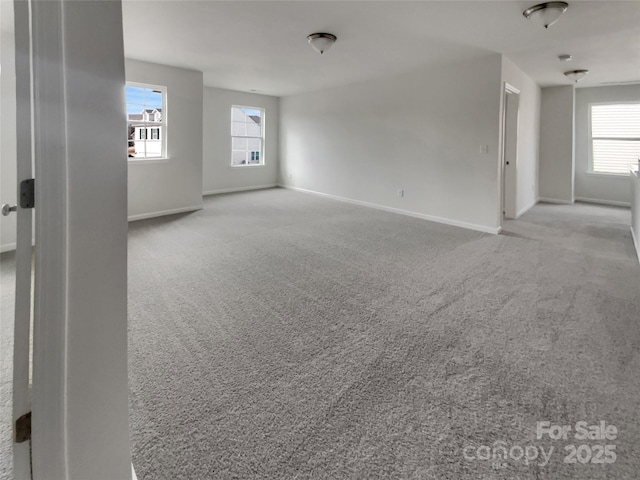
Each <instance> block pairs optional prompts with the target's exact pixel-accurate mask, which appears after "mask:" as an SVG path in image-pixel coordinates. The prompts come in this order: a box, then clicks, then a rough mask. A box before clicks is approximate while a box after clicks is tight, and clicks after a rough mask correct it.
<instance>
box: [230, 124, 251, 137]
mask: <svg viewBox="0 0 640 480" xmlns="http://www.w3.org/2000/svg"><path fill="white" fill-rule="evenodd" d="M231 135H234V136H242V137H244V136H246V135H247V124H246V123H245V122H231Z"/></svg>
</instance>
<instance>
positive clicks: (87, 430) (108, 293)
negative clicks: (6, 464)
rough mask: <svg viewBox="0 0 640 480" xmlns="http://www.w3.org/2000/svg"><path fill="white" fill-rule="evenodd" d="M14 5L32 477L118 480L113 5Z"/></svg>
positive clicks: (119, 282) (123, 404)
mask: <svg viewBox="0 0 640 480" xmlns="http://www.w3.org/2000/svg"><path fill="white" fill-rule="evenodd" d="M14 1H15V2H25V3H27V4H28V6H29V10H30V15H31V17H30V22H31V23H30V27H31V28H30V32H31V52H32V60H31V66H32V78H33V79H34V80H33V121H32V125H33V157H34V165H35V178H36V179H37V183H36V195H35V203H36V208H35V231H36V235H35V236H36V239H37V242H36V261H35V289H34V322H33V387H32V390H31V397H32V401H31V411H32V423H31V427H32V430H31V431H32V434H31V436H32V442H31V443H32V449H31V450H32V476H33V479H35V480H45V479H46V480H69V479H73V478H83V479H85V480H94V479H95V480H98V479H103V478H119V479H123V480H127V479H129V478H131V453H130V447H129V425H128V398H127V397H128V379H127V355H126V353H127V313H126V303H127V293H126V289H127V273H126V272H127V268H126V263H127V256H126V245H127V155H126V147H125V145H126V115H125V106H124V105H125V102H124V85H125V76H124V46H123V34H122V7H121V2H120V0H111V1H108V2H90V1H89V2H77V1H71V0H47V1H32V0H14ZM21 5H24V4H21ZM18 38H19V36H16V42H18ZM20 41H21V42H23V40H20ZM23 46H24V44H23V43H21V45H20V46H18V45H16V48H22V47H23ZM88 99H90V101H87V100H88ZM92 131H99V132H101V134H100V135H98V136H96V135H92V134H91V132H92ZM14 445H16V444H14ZM17 480H23V479H17Z"/></svg>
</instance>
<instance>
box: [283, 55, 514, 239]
mask: <svg viewBox="0 0 640 480" xmlns="http://www.w3.org/2000/svg"><path fill="white" fill-rule="evenodd" d="M501 69H502V66H501V56H500V55H498V54H486V55H482V56H479V57H477V58H475V59H472V60H468V61H465V62H456V63H450V64H442V65H438V66H437V67H433V68H429V69H422V70H419V71H416V72H413V73H407V74H401V75H394V76H391V77H387V78H383V79H376V80H371V81H367V82H363V83H357V84H353V85H349V86H343V87H337V88H332V89H328V90H323V91H319V92H315V93H307V94H300V95H295V96H290V97H284V98H281V100H280V121H281V124H280V132H281V135H280V157H281V169H280V181H281V182H282V184H283V185H285V186H292V187H297V188H301V189H306V190H311V191H315V192H320V193H324V194H330V195H334V196H338V197H342V198H346V199H350V200H355V201H359V202H367V203H370V204H374V205H378V206H381V207H384V208H388V209H398V210H402V211H405V212H411V213H413V214H417V215H419V216H423V217H426V218H432V219H435V220H440V221H445V222H448V223H454V224H459V225H464V226H466V227H469V228H476V229H479V230H483V231H491V232H496V231H497V228H498V226H499V221H500V218H499V204H500V198H499V189H498V172H499V155H498V153H499V151H498V141H499V119H500V80H501ZM481 145H488V153H487V154H481V153H480V146H481ZM399 189H403V190H404V192H405V195H404V197H402V198H401V197H398V196H397V191H398V190H399Z"/></svg>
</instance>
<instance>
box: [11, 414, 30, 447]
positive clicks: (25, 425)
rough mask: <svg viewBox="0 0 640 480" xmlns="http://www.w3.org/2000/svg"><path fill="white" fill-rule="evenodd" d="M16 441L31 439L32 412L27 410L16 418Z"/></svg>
mask: <svg viewBox="0 0 640 480" xmlns="http://www.w3.org/2000/svg"><path fill="white" fill-rule="evenodd" d="M14 433H15V435H14V437H15V439H16V443H22V442H26V441H27V440H31V412H27V413H25V414H24V415H22V416H21V417H20V418H18V419H17V420H16V425H15V432H14Z"/></svg>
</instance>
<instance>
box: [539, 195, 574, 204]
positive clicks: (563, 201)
mask: <svg viewBox="0 0 640 480" xmlns="http://www.w3.org/2000/svg"><path fill="white" fill-rule="evenodd" d="M538 201H539V202H544V203H557V204H558V205H573V204H574V203H575V202H572V201H570V200H561V199H559V198H548V197H540V198H539V199H538Z"/></svg>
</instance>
